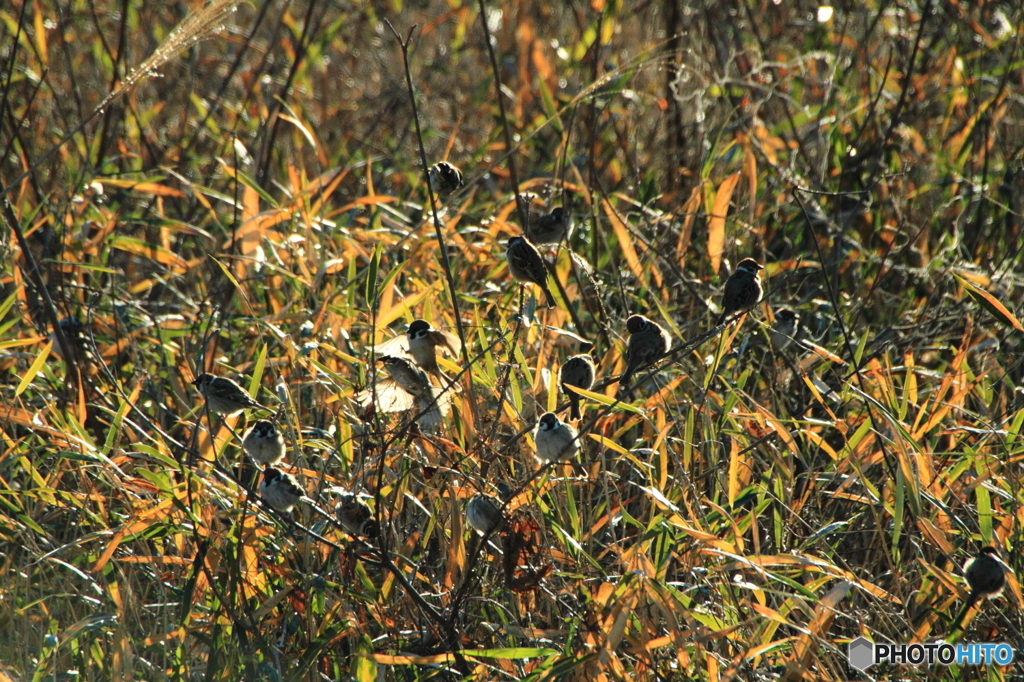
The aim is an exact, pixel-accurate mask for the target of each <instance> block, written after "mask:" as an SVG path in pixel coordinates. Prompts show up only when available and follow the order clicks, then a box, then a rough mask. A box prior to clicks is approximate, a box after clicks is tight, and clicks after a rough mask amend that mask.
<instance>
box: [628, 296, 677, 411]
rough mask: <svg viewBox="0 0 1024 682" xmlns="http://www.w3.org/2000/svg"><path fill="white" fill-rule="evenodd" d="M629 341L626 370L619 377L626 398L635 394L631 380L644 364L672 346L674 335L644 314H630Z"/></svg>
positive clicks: (660, 355)
mask: <svg viewBox="0 0 1024 682" xmlns="http://www.w3.org/2000/svg"><path fill="white" fill-rule="evenodd" d="M626 331H628V332H629V343H628V344H627V346H626V371H625V372H624V373H623V375H622V378H621V379H619V390H620V391H622V392H623V395H624V398H625V399H626V400H631V399H632V396H633V392H632V390H630V387H629V382H630V381H631V380H632V379H633V374H635V373H636V371H637V370H638V369H640V368H641V367H643V366H644V365H649V364H650V363H652V362H654V361H655V360H658V359H659V358H661V357H662V356H663V355H665V353H667V352H668V350H669V348H670V347H671V346H672V337H671V336H669V334H668V332H667V331H665V329H664V328H662V327H661V325H659V324H658V323H657V322H654V321H653V320H650V319H648V318H646V317H644V316H643V315H630V316H629V319H627V320H626Z"/></svg>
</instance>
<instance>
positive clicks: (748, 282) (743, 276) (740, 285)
mask: <svg viewBox="0 0 1024 682" xmlns="http://www.w3.org/2000/svg"><path fill="white" fill-rule="evenodd" d="M760 270H764V266H763V265H760V264H758V262H757V261H756V260H754V259H753V258H744V259H743V260H741V261H740V262H739V265H737V266H736V272H734V273H732V275H730V276H729V279H727V280H726V281H725V290H724V291H723V292H722V314H721V315H719V316H718V321H717V322H715V326H718V325H720V324H722V323H723V322H725V318H727V317H728V316H729V315H732V314H733V313H734V312H736V311H737V310H743V309H744V308H748V307H750V306H752V305H754V304H755V303H757V302H758V301H760V300H761V296H763V295H764V290H763V289H762V288H761V276H760V275H759V274H758V271H760Z"/></svg>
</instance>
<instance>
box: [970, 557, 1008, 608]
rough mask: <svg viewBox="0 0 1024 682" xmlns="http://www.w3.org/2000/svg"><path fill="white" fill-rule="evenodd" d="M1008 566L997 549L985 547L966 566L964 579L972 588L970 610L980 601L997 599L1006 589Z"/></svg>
mask: <svg viewBox="0 0 1024 682" xmlns="http://www.w3.org/2000/svg"><path fill="white" fill-rule="evenodd" d="M1006 570H1007V566H1006V564H1004V563H1003V562H1002V560H1000V558H999V555H998V554H997V553H996V548H995V547H985V548H983V549H982V550H981V551H980V552H978V553H977V554H976V555H974V556H973V557H972V558H970V559H968V560H967V563H966V564H964V577H966V578H967V584H968V585H970V587H971V594H970V596H968V597H967V606H968V608H970V607H971V606H973V605H974V603H975V602H976V601H978V600H979V599H995V598H996V597H998V596H999V595H1000V594H1002V593H1003V588H1004V587H1006Z"/></svg>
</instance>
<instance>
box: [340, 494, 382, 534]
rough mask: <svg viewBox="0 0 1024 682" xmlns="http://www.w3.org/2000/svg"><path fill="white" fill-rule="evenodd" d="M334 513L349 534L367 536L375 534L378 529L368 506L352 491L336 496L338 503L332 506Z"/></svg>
mask: <svg viewBox="0 0 1024 682" xmlns="http://www.w3.org/2000/svg"><path fill="white" fill-rule="evenodd" d="M334 513H335V515H336V516H337V517H338V522H339V523H340V524H341V526H342V528H344V529H345V531H346V532H347V533H348V534H349V535H353V536H355V537H362V538H369V537H374V536H376V535H377V532H378V530H379V529H380V527H379V526H378V525H377V521H376V520H375V519H374V518H373V511H371V510H370V506H369V505H368V504H366V502H364V501H363V500H362V499H360V498H359V496H358V495H355V494H353V493H343V494H341V495H339V496H338V505H337V506H336V507H335V508H334Z"/></svg>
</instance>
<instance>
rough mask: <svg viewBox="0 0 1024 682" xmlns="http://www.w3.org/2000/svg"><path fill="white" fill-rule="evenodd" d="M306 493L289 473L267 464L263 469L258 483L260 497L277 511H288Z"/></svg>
mask: <svg viewBox="0 0 1024 682" xmlns="http://www.w3.org/2000/svg"><path fill="white" fill-rule="evenodd" d="M305 495H306V491H305V490H303V489H302V486H300V485H299V482H298V481H296V480H295V477H294V476H292V475H291V474H286V473H285V472H283V471H281V470H280V469H275V468H274V467H272V466H268V467H267V468H266V469H264V470H263V481H262V482H261V483H260V497H262V498H263V501H264V502H266V503H267V504H269V505H270V506H271V507H273V508H274V509H276V510H277V511H279V512H290V511H291V510H292V509H294V508H295V505H297V504H298V503H299V501H300V500H302V499H303V498H304V497H305Z"/></svg>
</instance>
